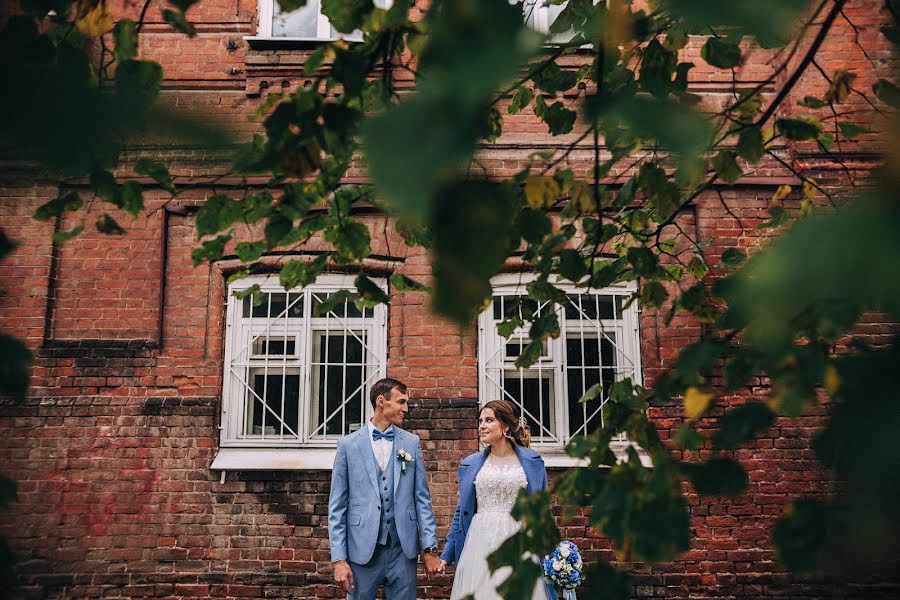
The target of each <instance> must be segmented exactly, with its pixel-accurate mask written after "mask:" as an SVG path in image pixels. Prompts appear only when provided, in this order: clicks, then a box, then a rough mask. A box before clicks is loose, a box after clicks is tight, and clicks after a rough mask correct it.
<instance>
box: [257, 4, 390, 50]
mask: <svg viewBox="0 0 900 600" xmlns="http://www.w3.org/2000/svg"><path fill="white" fill-rule="evenodd" d="M374 4H375V6H376V7H377V8H383V9H388V8H390V7H391V5H392V4H393V0H374ZM256 37H257V38H263V39H282V40H306V41H323V42H324V41H331V40H337V39H344V40H349V41H355V42H360V41H362V38H363V36H362V32H361V31H359V30H357V31H354V32H352V33H341V32H340V31H338V30H337V29H335V28H334V27H333V26H332V25H331V22H330V21H329V20H328V17H326V16H325V15H324V14H322V0H307V2H306V5H304V6H301V7H300V8H298V9H296V10H292V11H284V10H282V9H281V6H280V5H279V4H278V0H259V28H258V30H257V34H256Z"/></svg>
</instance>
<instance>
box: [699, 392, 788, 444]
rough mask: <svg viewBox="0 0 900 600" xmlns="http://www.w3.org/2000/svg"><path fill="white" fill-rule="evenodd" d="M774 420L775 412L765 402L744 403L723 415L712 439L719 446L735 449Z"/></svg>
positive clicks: (769, 425) (766, 427)
mask: <svg viewBox="0 0 900 600" xmlns="http://www.w3.org/2000/svg"><path fill="white" fill-rule="evenodd" d="M774 422H775V414H774V413H773V412H772V411H771V410H769V408H768V407H767V406H766V405H765V404H760V403H758V402H751V403H749V404H744V405H742V406H739V407H737V408H735V409H732V410H730V411H728V412H727V413H725V415H723V416H722V418H721V419H720V420H719V428H718V429H717V430H716V432H715V433H714V434H713V438H712V441H713V444H714V445H715V446H716V447H718V448H722V449H724V450H734V449H735V448H737V447H738V446H739V445H741V444H742V443H744V442H746V441H747V440H751V439H753V438H754V437H756V436H757V435H758V434H760V433H762V432H763V431H765V430H766V429H768V428H769V427H771V425H772V423H774Z"/></svg>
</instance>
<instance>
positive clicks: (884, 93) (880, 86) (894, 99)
mask: <svg viewBox="0 0 900 600" xmlns="http://www.w3.org/2000/svg"><path fill="white" fill-rule="evenodd" d="M872 91H873V92H875V96H877V97H878V99H879V100H881V101H882V102H884V103H885V104H887V105H888V106H890V107H892V108H900V89H898V88H897V86H896V85H894V84H893V83H892V82H890V81H888V80H887V79H879V80H878V81H876V82H875V83H873V84H872Z"/></svg>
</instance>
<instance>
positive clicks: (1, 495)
mask: <svg viewBox="0 0 900 600" xmlns="http://www.w3.org/2000/svg"><path fill="white" fill-rule="evenodd" d="M18 492H19V484H18V482H17V481H16V480H15V479H10V478H9V477H6V476H4V475H0V508H2V509H3V510H9V505H10V504H11V503H12V502H15V501H17V500H18V499H19V494H18Z"/></svg>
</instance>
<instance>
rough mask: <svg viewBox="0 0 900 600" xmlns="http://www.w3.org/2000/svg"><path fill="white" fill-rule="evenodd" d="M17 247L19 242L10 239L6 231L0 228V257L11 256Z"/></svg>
mask: <svg viewBox="0 0 900 600" xmlns="http://www.w3.org/2000/svg"><path fill="white" fill-rule="evenodd" d="M17 247H18V244H17V243H16V242H15V241H13V240H12V239H10V238H9V237H8V236H7V235H6V232H5V231H3V230H2V229H0V258H5V257H7V256H9V255H10V254H12V251H13V250H15V249H16V248H17Z"/></svg>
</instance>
